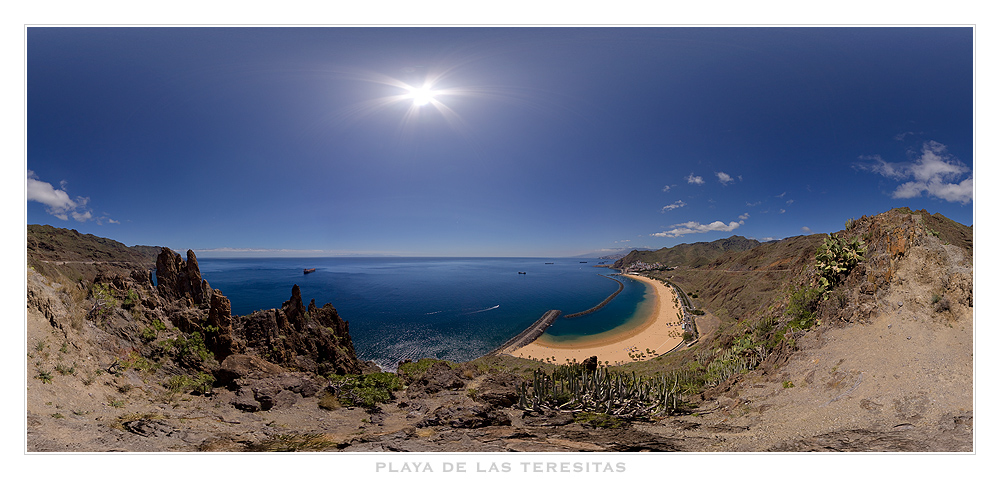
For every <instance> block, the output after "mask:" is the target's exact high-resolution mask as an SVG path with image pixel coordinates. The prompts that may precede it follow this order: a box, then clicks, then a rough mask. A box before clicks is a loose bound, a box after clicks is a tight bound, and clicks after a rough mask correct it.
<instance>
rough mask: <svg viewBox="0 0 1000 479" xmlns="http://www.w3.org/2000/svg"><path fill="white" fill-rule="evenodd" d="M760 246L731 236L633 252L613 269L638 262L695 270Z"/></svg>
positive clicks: (758, 243)
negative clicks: (725, 254)
mask: <svg viewBox="0 0 1000 479" xmlns="http://www.w3.org/2000/svg"><path fill="white" fill-rule="evenodd" d="M760 244H761V243H760V242H759V241H757V240H753V239H748V238H744V237H742V236H736V235H733V236H730V237H728V238H723V239H720V240H715V241H712V242H701V243H691V244H681V245H677V246H673V247H670V248H660V249H658V250H656V251H644V250H633V251H632V252H631V253H628V254H627V255H625V257H623V258H621V259H619V260H618V261H616V262H615V268H618V269H621V268H622V267H623V265H629V264H632V263H638V262H643V263H650V264H652V263H660V264H664V265H685V266H689V267H692V268H697V267H699V266H701V265H703V264H705V263H707V262H709V261H711V260H712V259H714V258H716V257H718V256H719V255H721V254H723V253H726V252H729V251H746V250H748V249H751V248H754V247H756V246H759V245H760Z"/></svg>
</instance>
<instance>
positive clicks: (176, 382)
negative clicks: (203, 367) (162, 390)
mask: <svg viewBox="0 0 1000 479" xmlns="http://www.w3.org/2000/svg"><path fill="white" fill-rule="evenodd" d="M213 383H215V377H213V376H212V375H211V374H208V373H198V374H196V375H176V376H170V378H169V379H167V381H166V382H165V383H163V386H164V387H166V388H167V389H169V390H170V392H172V393H175V394H176V393H185V392H192V393H195V394H208V393H210V392H212V384H213Z"/></svg>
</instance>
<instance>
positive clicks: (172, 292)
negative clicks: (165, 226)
mask: <svg viewBox="0 0 1000 479" xmlns="http://www.w3.org/2000/svg"><path fill="white" fill-rule="evenodd" d="M156 288H157V290H158V291H159V292H160V295H161V296H162V297H163V298H164V299H166V300H168V301H176V300H180V301H184V302H186V303H188V304H189V305H193V306H198V305H202V304H205V303H206V302H207V300H208V299H209V298H211V296H212V289H211V287H210V286H209V284H208V281H205V280H203V279H202V278H201V271H200V270H199V269H198V259H197V258H196V257H195V254H194V251H191V250H188V252H187V261H186V262H185V261H184V260H182V259H181V255H179V254H177V253H175V252H173V251H172V250H170V248H163V249H162V250H160V254H159V255H158V256H157V257H156Z"/></svg>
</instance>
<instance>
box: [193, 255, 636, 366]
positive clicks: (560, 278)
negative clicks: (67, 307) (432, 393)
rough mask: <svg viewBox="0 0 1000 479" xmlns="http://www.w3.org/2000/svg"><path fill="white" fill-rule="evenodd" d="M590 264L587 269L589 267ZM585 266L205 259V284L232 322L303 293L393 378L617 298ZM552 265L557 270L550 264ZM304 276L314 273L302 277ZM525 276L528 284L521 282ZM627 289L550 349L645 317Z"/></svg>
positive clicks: (563, 325) (555, 331) (562, 324)
mask: <svg viewBox="0 0 1000 479" xmlns="http://www.w3.org/2000/svg"><path fill="white" fill-rule="evenodd" d="M584 262H585V263H584ZM599 262H601V260H597V259H578V258H569V259H567V258H556V259H544V258H395V257H393V258H388V257H386V258H353V257H352V258H266V259H261V258H238V259H234V258H225V259H222V258H199V259H198V264H199V267H200V269H201V274H202V277H203V278H204V279H206V280H208V282H209V283H210V284H211V286H212V288H215V289H219V290H221V291H222V292H223V294H225V295H226V296H227V297H229V299H230V301H231V302H232V307H233V314H235V315H244V314H249V313H251V312H253V311H256V310H262V309H271V308H278V307H281V303H282V302H284V301H287V300H288V298H289V297H290V296H291V292H292V285H295V284H297V285H299V288H300V289H301V291H302V299H303V302H305V303H307V304H308V302H309V300H310V299H315V300H316V305H317V306H322V305H324V304H326V303H331V304H333V306H334V307H335V308H336V309H337V312H338V313H339V314H340V316H341V318H343V319H344V320H346V321H347V322H348V323H349V325H350V332H351V339H352V340H353V342H354V347H355V350H356V352H357V353H358V357H359V358H360V359H362V360H366V361H374V362H375V363H376V364H378V365H379V366H381V367H382V368H383V369H388V370H394V369H395V367H396V365H397V364H398V363H399V361H401V360H403V359H412V360H416V359H420V358H426V357H429V358H438V359H446V360H450V361H458V362H461V361H468V360H471V359H475V358H477V357H479V356H482V355H484V354H486V353H488V352H490V351H492V350H493V349H495V348H497V347H498V346H500V345H501V344H503V343H504V342H505V341H507V340H508V339H510V338H511V337H513V336H515V335H517V334H518V333H520V332H521V331H523V330H524V329H525V328H527V327H528V326H530V325H531V324H532V323H534V322H535V321H536V320H538V318H540V317H541V316H542V314H544V313H545V312H546V311H548V310H550V309H558V310H561V311H562V312H563V314H564V315H565V314H571V313H576V312H580V311H584V310H587V309H589V308H591V307H594V306H596V305H597V304H598V303H600V302H601V301H603V300H604V299H605V298H607V297H608V296H609V295H611V294H612V293H614V292H615V291H616V290H617V289H618V283H616V282H615V281H613V280H612V279H610V278H608V277H605V276H602V275H608V274H611V273H614V272H616V270H612V269H608V268H596V267H594V266H595V265H597V264H598V263H599ZM547 263H552V264H547ZM304 268H316V271H315V272H313V273H310V274H303V269H304ZM519 272H524V273H527V274H519ZM615 278H618V279H619V280H621V281H622V282H623V283H624V284H625V288H624V289H623V290H622V292H621V293H620V294H618V296H616V297H615V299H614V300H612V301H611V302H610V303H608V304H607V306H605V307H604V308H602V309H600V310H598V311H596V312H594V313H591V314H588V315H585V316H581V317H577V318H572V319H567V318H562V317H561V318H560V319H558V320H557V321H556V322H555V323H554V324H553V325H552V326H551V327H550V328H549V329H548V331H547V332H546V339H549V340H551V341H560V340H568V339H572V338H576V337H579V336H583V335H591V334H598V333H601V332H604V331H607V330H610V329H612V328H614V327H616V326H619V325H621V324H624V323H625V322H627V321H629V320H631V319H633V318H634V317H635V316H636V315H637V314H641V311H642V310H643V303H644V301H646V298H647V296H648V297H652V293H651V292H649V291H647V289H646V286H645V285H644V284H643V283H640V282H637V281H634V280H631V279H628V278H625V277H620V276H615Z"/></svg>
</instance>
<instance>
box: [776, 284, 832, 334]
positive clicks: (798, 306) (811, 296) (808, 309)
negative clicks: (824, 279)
mask: <svg viewBox="0 0 1000 479" xmlns="http://www.w3.org/2000/svg"><path fill="white" fill-rule="evenodd" d="M824 292H825V291H824V290H823V289H822V288H804V287H803V288H799V289H797V290H795V292H793V293H792V295H791V297H790V298H789V299H788V308H787V309H785V314H787V315H788V316H789V317H790V318H791V319H790V320H789V321H788V325H787V326H786V328H787V329H788V330H806V329H809V328H811V327H813V326H815V325H816V308H818V307H819V302H820V300H821V299H823V293H824Z"/></svg>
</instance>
